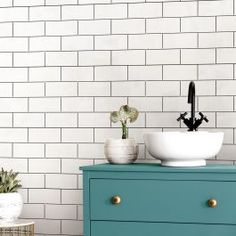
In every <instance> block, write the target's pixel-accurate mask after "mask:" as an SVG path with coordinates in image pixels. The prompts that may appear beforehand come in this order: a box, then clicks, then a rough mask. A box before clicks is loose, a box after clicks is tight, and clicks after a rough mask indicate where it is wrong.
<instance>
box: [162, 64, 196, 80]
mask: <svg viewBox="0 0 236 236" xmlns="http://www.w3.org/2000/svg"><path fill="white" fill-rule="evenodd" d="M163 79H164V80H196V79H197V66H195V65H168V66H165V65H164V66H163Z"/></svg>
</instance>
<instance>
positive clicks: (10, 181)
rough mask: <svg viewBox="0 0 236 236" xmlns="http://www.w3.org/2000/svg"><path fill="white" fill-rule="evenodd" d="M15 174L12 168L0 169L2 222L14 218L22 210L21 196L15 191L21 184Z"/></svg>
mask: <svg viewBox="0 0 236 236" xmlns="http://www.w3.org/2000/svg"><path fill="white" fill-rule="evenodd" d="M17 176H18V173H17V172H13V170H10V171H5V170H4V169H3V168H2V169H1V171H0V220H1V221H4V222H11V221H14V220H16V219H17V218H18V217H19V216H20V214H21V211H22V206H23V201H22V197H21V195H20V194H19V193H18V192H17V191H18V189H19V188H21V187H22V186H21V184H20V180H18V179H17Z"/></svg>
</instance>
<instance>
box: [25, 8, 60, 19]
mask: <svg viewBox="0 0 236 236" xmlns="http://www.w3.org/2000/svg"><path fill="white" fill-rule="evenodd" d="M29 16H30V20H32V21H42V20H45V21H48V20H60V7H58V6H39V7H31V8H30V11H29Z"/></svg>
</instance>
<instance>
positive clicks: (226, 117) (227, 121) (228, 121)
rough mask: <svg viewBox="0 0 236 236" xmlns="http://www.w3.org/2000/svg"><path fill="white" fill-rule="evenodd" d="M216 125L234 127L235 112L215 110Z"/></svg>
mask: <svg viewBox="0 0 236 236" xmlns="http://www.w3.org/2000/svg"><path fill="white" fill-rule="evenodd" d="M217 127H220V128H235V127H236V113H234V112H217Z"/></svg>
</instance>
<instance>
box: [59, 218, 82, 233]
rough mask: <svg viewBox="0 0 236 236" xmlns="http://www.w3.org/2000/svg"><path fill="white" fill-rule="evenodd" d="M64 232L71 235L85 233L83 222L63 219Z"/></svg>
mask: <svg viewBox="0 0 236 236" xmlns="http://www.w3.org/2000/svg"><path fill="white" fill-rule="evenodd" d="M62 233H63V234H70V235H82V233H83V222H82V221H72V220H63V221H62Z"/></svg>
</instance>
